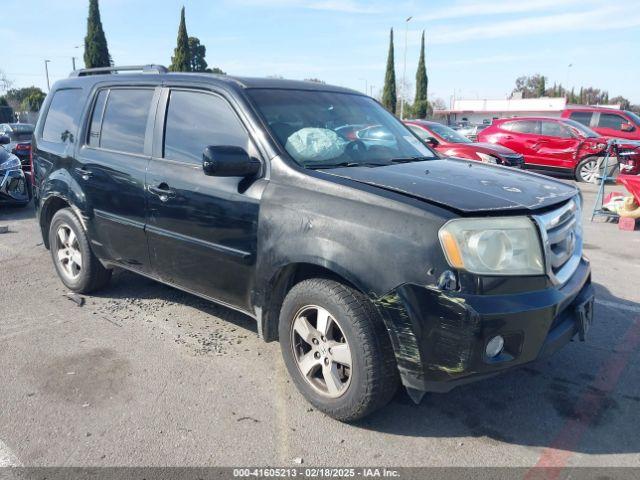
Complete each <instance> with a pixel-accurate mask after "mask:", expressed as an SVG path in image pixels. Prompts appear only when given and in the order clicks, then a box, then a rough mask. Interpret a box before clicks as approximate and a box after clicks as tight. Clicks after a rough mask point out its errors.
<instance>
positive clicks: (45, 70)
mask: <svg viewBox="0 0 640 480" xmlns="http://www.w3.org/2000/svg"><path fill="white" fill-rule="evenodd" d="M50 61H51V60H45V61H44V73H45V74H46V75H47V92H49V91H51V85H50V84H49V62H50Z"/></svg>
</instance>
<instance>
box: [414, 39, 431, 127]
mask: <svg viewBox="0 0 640 480" xmlns="http://www.w3.org/2000/svg"><path fill="white" fill-rule="evenodd" d="M428 86H429V77H427V67H426V65H425V62H424V30H423V31H422V40H421V43H420V59H419V60H418V71H417V72H416V98H415V101H414V103H413V105H414V114H415V116H416V117H417V118H426V117H427V98H428V97H427V88H428Z"/></svg>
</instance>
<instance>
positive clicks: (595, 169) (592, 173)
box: [576, 157, 600, 183]
mask: <svg viewBox="0 0 640 480" xmlns="http://www.w3.org/2000/svg"><path fill="white" fill-rule="evenodd" d="M599 166H600V164H599V162H598V157H587V158H584V159H583V160H582V161H581V162H580V163H579V164H578V166H577V167H576V180H577V181H579V182H584V183H597V182H598V176H599V175H600V168H599Z"/></svg>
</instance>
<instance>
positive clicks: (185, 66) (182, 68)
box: [169, 7, 191, 72]
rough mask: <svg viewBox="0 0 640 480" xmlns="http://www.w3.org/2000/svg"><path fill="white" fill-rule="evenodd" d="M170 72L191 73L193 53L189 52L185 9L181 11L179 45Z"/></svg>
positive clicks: (174, 52)
mask: <svg viewBox="0 0 640 480" xmlns="http://www.w3.org/2000/svg"><path fill="white" fill-rule="evenodd" d="M169 70H171V71H172V72H190V71H191V52H190V50H189V35H187V25H186V23H185V20H184V7H182V10H181V11H180V26H179V27H178V44H177V45H176V48H175V50H174V51H173V57H171V65H170V66H169Z"/></svg>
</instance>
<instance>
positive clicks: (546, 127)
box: [541, 122, 571, 138]
mask: <svg viewBox="0 0 640 480" xmlns="http://www.w3.org/2000/svg"><path fill="white" fill-rule="evenodd" d="M541 133H542V135H545V136H547V137H560V138H571V134H570V133H569V130H567V129H566V128H565V127H564V126H563V125H562V124H560V123H558V122H542V130H541Z"/></svg>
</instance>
